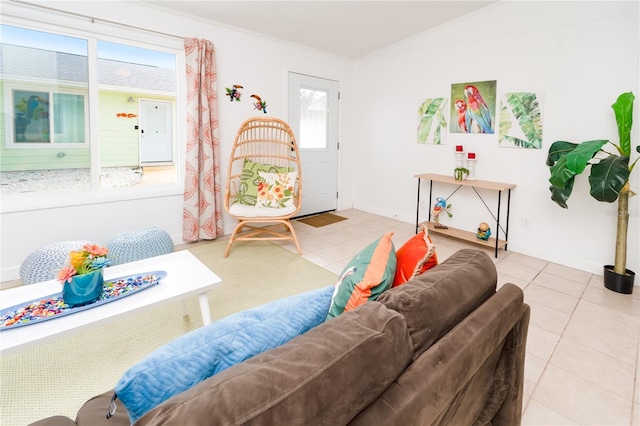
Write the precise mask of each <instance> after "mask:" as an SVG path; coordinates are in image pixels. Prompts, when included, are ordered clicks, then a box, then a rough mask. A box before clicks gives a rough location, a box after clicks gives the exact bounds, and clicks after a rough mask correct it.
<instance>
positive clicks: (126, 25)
mask: <svg viewBox="0 0 640 426" xmlns="http://www.w3.org/2000/svg"><path fill="white" fill-rule="evenodd" d="M11 2H13V3H18V4H22V5H25V6H30V7H37V8H40V9H45V10H49V11H52V12H57V13H62V14H65V15H70V16H75V17H78V18H84V19H87V20H89V21H90V22H91V23H92V24H93V23H94V22H96V21H98V22H103V23H107V24H111V25H117V26H120V27H124V28H131V29H134V30H139V31H146V32H149V33H154V34H159V35H163V36H167V37H173V38H177V39H180V40H184V37H182V36H177V35H175V34H169V33H164V32H162V31H155V30H148V29H146V28H140V27H136V26H133V25H129V24H123V23H121V22H115V21H110V20H108V19H102V18H96V17H94V16H89V15H83V14H81V13H76V12H69V11H67V10H60V9H56V8H53V7H49V6H44V5H41V4H36V3H31V2H29V1H23V0H11Z"/></svg>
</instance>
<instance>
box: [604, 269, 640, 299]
mask: <svg viewBox="0 0 640 426" xmlns="http://www.w3.org/2000/svg"><path fill="white" fill-rule="evenodd" d="M626 271H627V273H626V274H625V275H620V274H616V273H615V272H613V265H604V286H605V287H606V288H608V289H609V290H612V291H615V292H616V293H624V294H631V293H633V280H634V278H635V277H636V273H635V272H633V271H631V270H629V269H627V270H626Z"/></svg>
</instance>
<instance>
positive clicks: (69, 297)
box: [57, 244, 110, 307]
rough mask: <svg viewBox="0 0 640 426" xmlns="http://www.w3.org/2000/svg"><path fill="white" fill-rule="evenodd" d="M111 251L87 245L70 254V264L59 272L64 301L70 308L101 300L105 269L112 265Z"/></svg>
mask: <svg viewBox="0 0 640 426" xmlns="http://www.w3.org/2000/svg"><path fill="white" fill-rule="evenodd" d="M108 253H109V249H108V248H106V247H102V246H99V245H97V244H85V245H84V246H83V247H82V249H80V250H77V251H72V252H70V253H69V264H68V265H65V266H63V267H62V269H61V270H60V271H59V272H58V276H57V278H58V281H60V283H61V284H62V286H63V287H62V299H63V300H64V303H66V304H67V305H68V306H69V307H75V306H82V305H86V304H88V303H93V302H95V301H97V300H98V299H99V298H100V295H101V294H102V288H103V284H104V277H103V269H104V268H105V267H107V266H109V265H110V261H109V259H108V257H107V255H108Z"/></svg>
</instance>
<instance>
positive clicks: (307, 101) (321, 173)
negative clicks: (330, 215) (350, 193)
mask: <svg viewBox="0 0 640 426" xmlns="http://www.w3.org/2000/svg"><path fill="white" fill-rule="evenodd" d="M338 91H339V85H338V82H337V81H333V80H326V79H323V78H318V77H311V76H308V75H304V74H298V73H293V72H290V73H289V125H290V126H291V128H292V129H293V132H294V133H295V135H296V140H297V141H298V148H299V150H300V162H301V166H302V209H301V210H300V213H299V215H300V216H304V215H310V214H314V213H320V212H325V211H331V210H335V209H336V208H337V205H338Z"/></svg>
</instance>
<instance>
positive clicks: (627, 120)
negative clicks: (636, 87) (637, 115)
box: [611, 92, 640, 157]
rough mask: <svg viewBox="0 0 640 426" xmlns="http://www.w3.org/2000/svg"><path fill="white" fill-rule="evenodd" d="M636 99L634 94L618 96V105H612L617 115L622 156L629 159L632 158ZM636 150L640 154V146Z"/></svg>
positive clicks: (628, 93)
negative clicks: (634, 104) (634, 103)
mask: <svg viewBox="0 0 640 426" xmlns="http://www.w3.org/2000/svg"><path fill="white" fill-rule="evenodd" d="M634 99H635V97H634V96H633V93H632V92H627V93H623V94H621V95H620V96H618V99H617V100H616V103H614V104H613V105H611V108H613V111H614V112H615V114H616V123H617V124H618V137H619V138H620V149H621V154H622V155H624V156H627V157H629V156H631V125H632V124H633V100H634ZM636 150H638V152H640V145H638V146H637V147H636Z"/></svg>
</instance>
